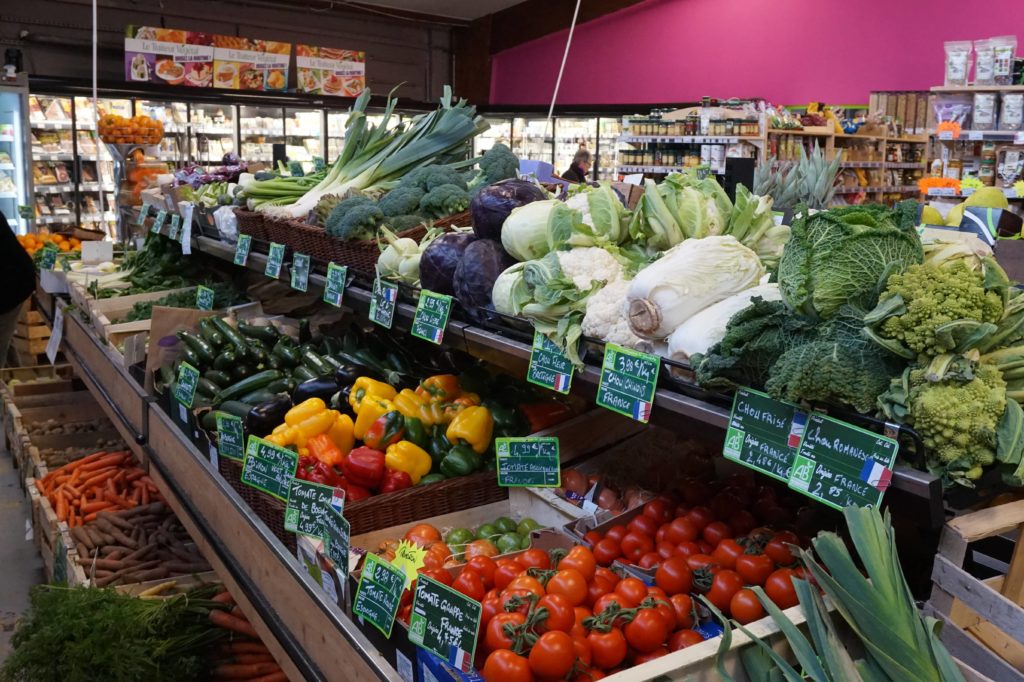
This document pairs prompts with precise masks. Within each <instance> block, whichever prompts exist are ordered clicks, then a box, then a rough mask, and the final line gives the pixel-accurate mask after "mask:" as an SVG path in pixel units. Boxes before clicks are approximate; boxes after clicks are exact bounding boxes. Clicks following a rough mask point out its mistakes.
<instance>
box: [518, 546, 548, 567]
mask: <svg viewBox="0 0 1024 682" xmlns="http://www.w3.org/2000/svg"><path fill="white" fill-rule="evenodd" d="M516 561H517V562H518V563H519V565H520V566H522V567H523V568H539V569H542V570H545V571H546V570H547V569H549V568H551V557H549V556H548V553H547V552H545V551H544V550H543V549H536V548H533V549H528V550H526V551H525V552H523V553H522V554H520V555H519V556H518V557H516Z"/></svg>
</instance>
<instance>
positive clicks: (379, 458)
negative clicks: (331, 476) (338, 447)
mask: <svg viewBox="0 0 1024 682" xmlns="http://www.w3.org/2000/svg"><path fill="white" fill-rule="evenodd" d="M341 470H342V471H343V472H344V473H345V478H346V479H348V482H349V483H350V484H355V485H357V486H362V487H363V488H370V489H371V490H376V489H377V488H379V487H380V484H381V482H382V481H383V480H384V453H383V452H381V451H380V450H373V449H371V448H367V447H361V448H356V449H355V450H353V451H352V452H350V453H348V455H347V456H346V457H345V459H344V460H342V462H341ZM350 499H351V498H350Z"/></svg>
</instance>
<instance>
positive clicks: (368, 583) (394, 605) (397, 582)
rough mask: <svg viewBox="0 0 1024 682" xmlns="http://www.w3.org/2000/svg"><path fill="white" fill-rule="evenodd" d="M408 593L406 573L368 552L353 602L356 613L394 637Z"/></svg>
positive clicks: (385, 633) (387, 635)
mask: <svg viewBox="0 0 1024 682" xmlns="http://www.w3.org/2000/svg"><path fill="white" fill-rule="evenodd" d="M404 591H405V573H403V572H402V571H400V570H399V569H397V568H395V567H394V566H392V565H391V564H389V563H388V562H386V561H384V560H383V559H381V558H380V557H378V556H377V555H376V554H373V553H372V552H370V553H367V555H366V560H365V561H364V562H363V572H362V573H361V574H360V575H359V586H358V587H357V588H356V596H355V598H354V599H353V600H352V613H354V614H355V615H357V616H359V617H360V618H363V619H364V620H367V621H369V622H370V624H371V625H373V627H375V628H377V629H378V630H380V631H381V632H382V633H383V634H384V636H385V637H391V628H392V626H393V625H394V624H395V615H397V614H398V605H399V603H400V602H401V601H402V592H404Z"/></svg>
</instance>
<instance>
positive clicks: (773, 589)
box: [764, 568, 800, 609]
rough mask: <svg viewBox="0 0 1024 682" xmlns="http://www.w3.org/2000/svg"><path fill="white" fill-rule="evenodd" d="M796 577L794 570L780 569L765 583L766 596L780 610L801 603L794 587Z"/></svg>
mask: <svg viewBox="0 0 1024 682" xmlns="http://www.w3.org/2000/svg"><path fill="white" fill-rule="evenodd" d="M795 577H796V573H795V572H794V571H793V569H792V568H778V569H776V570H775V571H774V572H773V573H772V574H771V575H770V576H768V579H767V580H765V581H764V591H765V594H767V595H768V598H769V599H771V600H772V601H773V602H775V605H776V606H778V607H779V608H780V609H788V608H789V607H790V606H796V605H797V604H799V603H800V600H799V599H798V598H797V596H796V588H794V587H793V578H795Z"/></svg>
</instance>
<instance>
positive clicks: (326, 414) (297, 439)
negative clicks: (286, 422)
mask: <svg viewBox="0 0 1024 682" xmlns="http://www.w3.org/2000/svg"><path fill="white" fill-rule="evenodd" d="M337 419H338V411H337V410H322V411H320V412H317V413H316V414H314V415H312V416H311V417H307V418H306V419H304V420H303V421H301V422H299V423H298V424H295V425H294V426H293V427H292V428H293V429H294V430H295V436H294V440H293V441H292V442H293V443H295V445H298V446H299V447H300V448H304V447H306V441H307V440H309V439H310V438H312V437H313V436H319V435H320V434H321V433H327V430H328V429H329V428H331V426H332V425H333V424H334V422H335V421H337ZM286 433H287V432H286Z"/></svg>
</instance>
